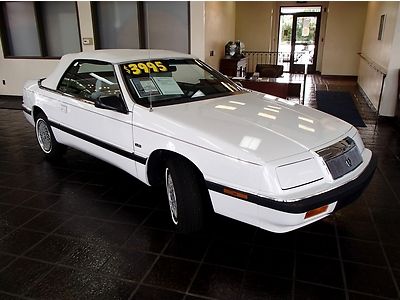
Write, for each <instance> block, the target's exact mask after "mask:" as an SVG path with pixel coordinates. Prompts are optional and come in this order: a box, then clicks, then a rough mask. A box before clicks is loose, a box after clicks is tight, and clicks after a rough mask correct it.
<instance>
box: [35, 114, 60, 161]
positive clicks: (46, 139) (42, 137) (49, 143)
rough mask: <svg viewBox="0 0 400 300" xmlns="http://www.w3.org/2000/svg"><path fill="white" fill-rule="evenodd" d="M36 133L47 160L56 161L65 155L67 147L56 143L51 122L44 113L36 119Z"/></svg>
mask: <svg viewBox="0 0 400 300" xmlns="http://www.w3.org/2000/svg"><path fill="white" fill-rule="evenodd" d="M35 132H36V139H37V141H38V144H39V146H40V149H41V150H42V152H43V153H44V155H45V157H46V158H47V159H49V160H56V159H59V158H60V157H61V156H62V155H63V154H64V153H65V150H66V146H64V145H62V144H60V143H58V142H57V141H56V139H55V137H54V134H53V131H52V130H51V127H50V125H49V121H48V120H47V117H46V116H45V115H44V114H43V113H40V114H39V115H38V116H37V117H36V120H35Z"/></svg>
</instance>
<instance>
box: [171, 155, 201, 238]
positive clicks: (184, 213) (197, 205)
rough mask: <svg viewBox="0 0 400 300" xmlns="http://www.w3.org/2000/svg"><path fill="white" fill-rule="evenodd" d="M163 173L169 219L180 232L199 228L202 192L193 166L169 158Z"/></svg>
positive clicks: (199, 180)
mask: <svg viewBox="0 0 400 300" xmlns="http://www.w3.org/2000/svg"><path fill="white" fill-rule="evenodd" d="M164 175H165V176H164V182H165V189H166V192H167V199H168V204H169V210H170V214H171V219H172V222H173V224H174V225H175V226H176V228H177V230H178V231H179V232H181V233H190V232H195V231H199V230H201V229H202V228H203V226H204V210H205V205H204V200H203V197H202V195H203V194H204V193H203V191H202V185H201V178H200V176H199V175H198V174H197V172H196V170H195V169H194V167H193V166H191V165H190V164H189V163H188V162H186V161H184V160H182V159H179V160H178V159H174V160H169V161H167V163H166V166H165V170H164Z"/></svg>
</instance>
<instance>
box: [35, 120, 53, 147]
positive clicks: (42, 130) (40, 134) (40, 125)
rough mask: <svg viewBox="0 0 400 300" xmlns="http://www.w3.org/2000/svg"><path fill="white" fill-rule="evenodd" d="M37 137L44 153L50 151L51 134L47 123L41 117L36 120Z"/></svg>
mask: <svg viewBox="0 0 400 300" xmlns="http://www.w3.org/2000/svg"><path fill="white" fill-rule="evenodd" d="M37 138H38V141H39V145H40V147H41V148H42V150H43V151H44V152H46V153H49V152H50V151H51V136H50V130H49V128H48V127H47V124H46V122H45V121H43V120H42V119H40V120H38V122H37Z"/></svg>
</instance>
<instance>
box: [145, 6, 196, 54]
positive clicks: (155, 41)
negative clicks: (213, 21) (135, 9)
mask: <svg viewBox="0 0 400 300" xmlns="http://www.w3.org/2000/svg"><path fill="white" fill-rule="evenodd" d="M188 5H189V4H188V2H176V1H171V2H170V1H165V2H145V3H144V8H145V14H144V15H145V26H146V41H147V45H146V47H147V48H152V49H166V50H175V51H179V52H183V53H189V7H188Z"/></svg>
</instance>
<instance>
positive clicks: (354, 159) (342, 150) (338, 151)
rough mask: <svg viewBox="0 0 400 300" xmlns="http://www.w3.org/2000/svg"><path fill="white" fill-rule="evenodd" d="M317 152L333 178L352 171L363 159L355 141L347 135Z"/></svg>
mask: <svg viewBox="0 0 400 300" xmlns="http://www.w3.org/2000/svg"><path fill="white" fill-rule="evenodd" d="M317 154H318V155H319V156H321V157H322V158H323V159H324V161H325V163H326V165H327V166H328V169H329V171H330V172H331V175H332V177H333V179H337V178H340V177H342V176H343V175H346V174H347V173H349V172H351V171H353V170H354V169H355V168H357V167H358V166H359V165H360V164H361V163H362V161H363V160H362V157H361V154H360V152H359V151H358V148H357V145H356V143H355V142H354V141H353V140H352V139H351V138H349V137H347V138H345V139H343V140H341V141H340V142H337V143H335V144H333V145H331V146H329V147H326V148H324V149H321V150H319V151H317Z"/></svg>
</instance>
